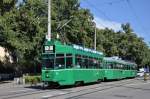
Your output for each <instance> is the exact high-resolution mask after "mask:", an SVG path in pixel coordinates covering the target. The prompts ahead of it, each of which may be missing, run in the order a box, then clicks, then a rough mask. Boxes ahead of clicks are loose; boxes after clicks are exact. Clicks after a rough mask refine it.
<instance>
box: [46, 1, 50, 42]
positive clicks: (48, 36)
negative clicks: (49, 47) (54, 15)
mask: <svg viewBox="0 0 150 99" xmlns="http://www.w3.org/2000/svg"><path fill="white" fill-rule="evenodd" d="M47 29H48V33H47V39H48V40H49V41H51V0H48V27H47Z"/></svg>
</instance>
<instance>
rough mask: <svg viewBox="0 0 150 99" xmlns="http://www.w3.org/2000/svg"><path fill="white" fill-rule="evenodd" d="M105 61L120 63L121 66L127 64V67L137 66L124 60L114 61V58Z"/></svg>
mask: <svg viewBox="0 0 150 99" xmlns="http://www.w3.org/2000/svg"><path fill="white" fill-rule="evenodd" d="M104 61H107V62H112V63H113V62H114V63H120V64H127V65H130V66H131V65H136V64H135V63H133V62H129V61H125V60H122V59H114V58H112V57H105V58H104Z"/></svg>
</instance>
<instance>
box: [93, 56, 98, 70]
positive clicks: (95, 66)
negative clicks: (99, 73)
mask: <svg viewBox="0 0 150 99" xmlns="http://www.w3.org/2000/svg"><path fill="white" fill-rule="evenodd" d="M93 64H94V68H100V60H99V59H97V58H95V59H93Z"/></svg>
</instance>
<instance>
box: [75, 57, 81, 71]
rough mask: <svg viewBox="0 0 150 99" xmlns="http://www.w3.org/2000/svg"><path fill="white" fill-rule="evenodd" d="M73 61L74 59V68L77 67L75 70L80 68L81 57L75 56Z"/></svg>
mask: <svg viewBox="0 0 150 99" xmlns="http://www.w3.org/2000/svg"><path fill="white" fill-rule="evenodd" d="M75 59H76V62H75V64H76V67H77V68H81V66H82V58H81V55H76V56H75Z"/></svg>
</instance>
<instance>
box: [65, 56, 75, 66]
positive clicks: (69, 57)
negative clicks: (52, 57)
mask: <svg viewBox="0 0 150 99" xmlns="http://www.w3.org/2000/svg"><path fill="white" fill-rule="evenodd" d="M72 67H73V64H72V55H71V54H66V68H72Z"/></svg>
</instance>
